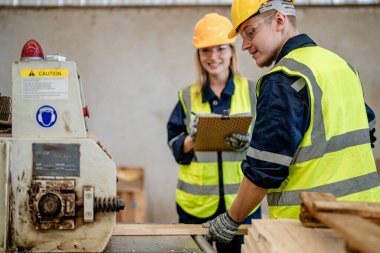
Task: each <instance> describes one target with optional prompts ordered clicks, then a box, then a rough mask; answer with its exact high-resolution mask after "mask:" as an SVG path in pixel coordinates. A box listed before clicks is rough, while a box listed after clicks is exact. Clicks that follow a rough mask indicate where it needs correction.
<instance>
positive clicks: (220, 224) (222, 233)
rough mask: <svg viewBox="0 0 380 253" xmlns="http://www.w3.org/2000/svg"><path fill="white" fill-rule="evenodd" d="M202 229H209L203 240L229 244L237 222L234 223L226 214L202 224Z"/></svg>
mask: <svg viewBox="0 0 380 253" xmlns="http://www.w3.org/2000/svg"><path fill="white" fill-rule="evenodd" d="M202 226H203V227H204V228H209V230H208V233H207V234H206V235H205V239H206V240H208V241H211V240H212V241H217V242H218V243H225V244H227V243H229V242H230V241H231V240H232V239H233V238H234V236H235V234H236V231H237V229H238V227H239V226H240V223H239V222H236V221H234V220H233V219H232V218H231V217H230V216H229V215H228V213H227V212H225V213H223V214H221V215H219V216H217V217H216V218H214V219H212V220H210V221H208V222H206V223H203V224H202Z"/></svg>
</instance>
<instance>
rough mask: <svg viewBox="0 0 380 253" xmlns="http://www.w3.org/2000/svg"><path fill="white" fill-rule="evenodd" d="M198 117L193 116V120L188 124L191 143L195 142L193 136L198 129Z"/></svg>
mask: <svg viewBox="0 0 380 253" xmlns="http://www.w3.org/2000/svg"><path fill="white" fill-rule="evenodd" d="M198 121H199V118H198V116H195V118H194V119H193V120H192V121H191V122H190V125H189V129H190V133H189V135H190V138H191V140H192V141H193V142H195V136H196V135H197V127H198Z"/></svg>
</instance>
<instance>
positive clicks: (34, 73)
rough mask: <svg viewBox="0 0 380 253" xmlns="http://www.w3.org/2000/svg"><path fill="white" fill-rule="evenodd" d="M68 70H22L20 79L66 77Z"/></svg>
mask: <svg viewBox="0 0 380 253" xmlns="http://www.w3.org/2000/svg"><path fill="white" fill-rule="evenodd" d="M68 76H69V70H68V69H22V70H21V77H68Z"/></svg>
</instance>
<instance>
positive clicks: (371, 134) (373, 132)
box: [369, 128, 376, 148]
mask: <svg viewBox="0 0 380 253" xmlns="http://www.w3.org/2000/svg"><path fill="white" fill-rule="evenodd" d="M375 132H376V129H375V128H373V129H372V130H371V131H369V136H370V137H371V147H372V148H374V147H375V141H376V136H375Z"/></svg>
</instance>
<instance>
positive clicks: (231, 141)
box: [224, 133, 251, 152]
mask: <svg viewBox="0 0 380 253" xmlns="http://www.w3.org/2000/svg"><path fill="white" fill-rule="evenodd" d="M224 141H225V143H226V144H228V145H230V146H231V147H232V148H233V149H234V150H235V151H237V152H243V151H245V150H247V148H248V147H249V143H250V142H251V135H250V134H249V133H248V134H239V133H233V134H231V135H230V136H227V137H226V139H225V140H224Z"/></svg>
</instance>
